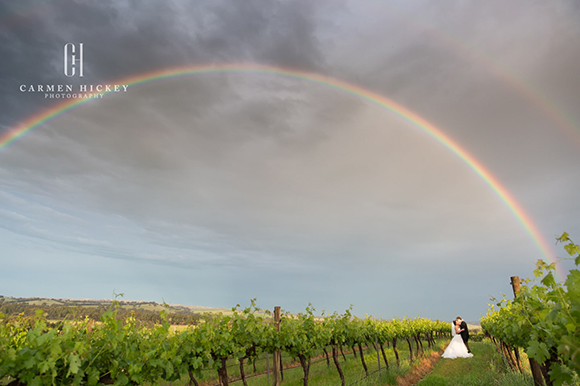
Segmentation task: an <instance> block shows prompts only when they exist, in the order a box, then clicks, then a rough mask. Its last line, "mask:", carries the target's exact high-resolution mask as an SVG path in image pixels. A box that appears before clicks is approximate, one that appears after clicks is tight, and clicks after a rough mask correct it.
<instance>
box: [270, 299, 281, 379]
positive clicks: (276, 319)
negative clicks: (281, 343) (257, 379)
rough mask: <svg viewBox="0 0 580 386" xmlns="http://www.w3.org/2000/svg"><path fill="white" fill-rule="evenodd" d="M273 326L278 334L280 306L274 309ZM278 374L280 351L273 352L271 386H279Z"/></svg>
mask: <svg viewBox="0 0 580 386" xmlns="http://www.w3.org/2000/svg"><path fill="white" fill-rule="evenodd" d="M274 326H275V327H276V331H278V332H280V306H275V307H274ZM279 373H280V350H275V351H274V358H273V363H272V381H273V382H272V384H273V386H280V377H279Z"/></svg>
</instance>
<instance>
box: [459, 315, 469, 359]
mask: <svg viewBox="0 0 580 386" xmlns="http://www.w3.org/2000/svg"><path fill="white" fill-rule="evenodd" d="M459 328H460V329H461V330H463V331H461V339H463V343H465V347H467V352H471V350H470V349H469V345H468V344H467V341H468V340H469V330H468V329H467V323H465V320H462V321H461V324H460V325H459Z"/></svg>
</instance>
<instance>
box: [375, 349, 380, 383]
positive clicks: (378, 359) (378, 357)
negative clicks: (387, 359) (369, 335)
mask: <svg viewBox="0 0 580 386" xmlns="http://www.w3.org/2000/svg"><path fill="white" fill-rule="evenodd" d="M375 350H377V362H378V363H379V375H380V374H381V357H380V356H379V342H378V340H375Z"/></svg>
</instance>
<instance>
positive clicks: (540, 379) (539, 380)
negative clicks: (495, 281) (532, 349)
mask: <svg viewBox="0 0 580 386" xmlns="http://www.w3.org/2000/svg"><path fill="white" fill-rule="evenodd" d="M510 280H511V285H512V289H513V291H514V298H515V297H517V296H518V294H519V292H520V290H521V280H520V278H519V277H518V276H512V277H510ZM516 350H517V348H516ZM529 359H530V369H531V370H532V378H534V386H544V376H543V375H542V368H541V367H540V364H539V363H538V362H537V361H536V360H535V359H534V358H529Z"/></svg>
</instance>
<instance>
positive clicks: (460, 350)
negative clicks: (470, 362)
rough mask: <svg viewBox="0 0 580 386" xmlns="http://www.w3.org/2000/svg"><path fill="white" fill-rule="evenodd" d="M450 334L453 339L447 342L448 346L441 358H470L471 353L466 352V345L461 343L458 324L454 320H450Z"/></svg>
mask: <svg viewBox="0 0 580 386" xmlns="http://www.w3.org/2000/svg"><path fill="white" fill-rule="evenodd" d="M451 335H452V336H453V339H451V342H449V346H447V348H446V349H445V352H444V353H443V355H441V356H442V357H443V358H449V359H455V358H471V357H472V356H473V354H471V353H468V352H467V347H466V346H465V343H463V339H462V338H461V335H459V325H458V324H456V323H455V320H454V321H453V322H451Z"/></svg>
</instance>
